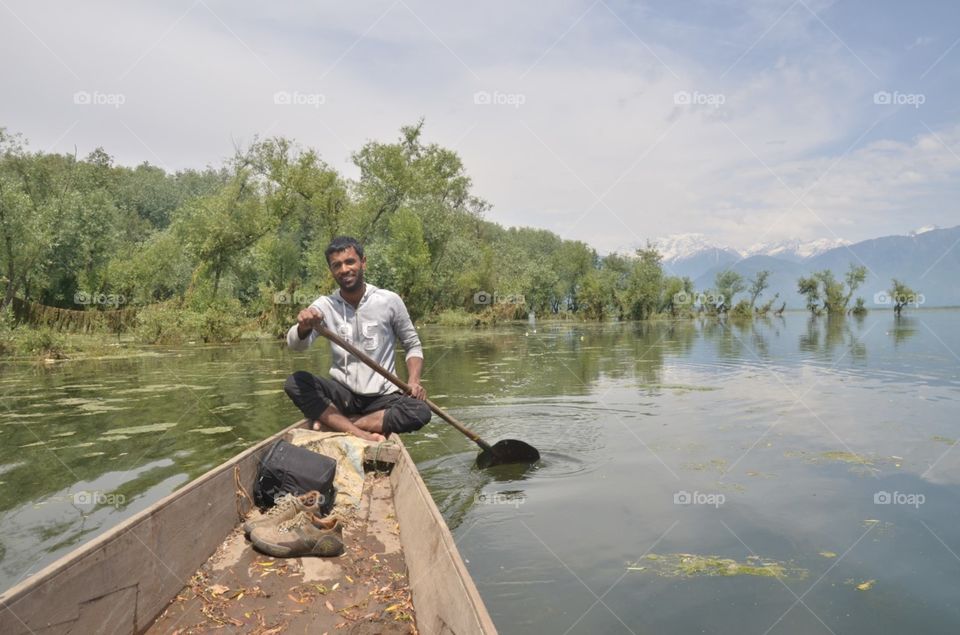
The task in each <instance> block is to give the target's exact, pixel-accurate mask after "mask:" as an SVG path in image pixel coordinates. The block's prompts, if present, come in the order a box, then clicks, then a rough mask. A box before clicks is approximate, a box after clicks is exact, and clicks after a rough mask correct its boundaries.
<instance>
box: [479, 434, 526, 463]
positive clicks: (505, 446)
mask: <svg viewBox="0 0 960 635" xmlns="http://www.w3.org/2000/svg"><path fill="white" fill-rule="evenodd" d="M539 460H540V453H539V452H538V451H537V448H535V447H533V446H532V445H530V444H529V443H524V442H523V441H517V440H516V439H504V440H503V441H497V442H496V443H494V444H493V446H492V447H491V448H490V449H489V450H485V451H483V452H481V453H480V454H478V455H477V467H479V468H480V469H484V468H487V467H491V466H493V465H504V464H506V463H536V462H537V461H539Z"/></svg>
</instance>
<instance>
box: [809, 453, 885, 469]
mask: <svg viewBox="0 0 960 635" xmlns="http://www.w3.org/2000/svg"><path fill="white" fill-rule="evenodd" d="M820 456H822V457H823V458H825V459H826V460H828V461H839V462H842V463H852V464H854V465H867V466H872V465H873V461H872V460H870V459H868V458H867V457H865V456H863V455H862V454H854V453H853V452H823V453H821V454H820Z"/></svg>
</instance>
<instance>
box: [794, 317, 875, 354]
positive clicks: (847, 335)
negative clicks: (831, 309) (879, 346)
mask: <svg viewBox="0 0 960 635" xmlns="http://www.w3.org/2000/svg"><path fill="white" fill-rule="evenodd" d="M863 323H864V321H863V317H862V316H860V317H859V318H847V317H846V316H829V317H826V318H818V317H809V318H808V319H807V328H806V331H805V332H804V333H803V334H802V335H800V344H799V348H800V350H801V351H803V352H806V353H812V354H813V355H815V356H817V357H820V358H824V359H833V358H834V357H835V355H836V353H837V352H838V351H840V352H841V354H843V355H850V357H852V358H853V359H863V358H864V357H865V356H866V354H867V347H866V345H865V344H864V343H863V341H862V340H861V337H862V334H863V330H864V329H863ZM854 324H855V325H856V326H854Z"/></svg>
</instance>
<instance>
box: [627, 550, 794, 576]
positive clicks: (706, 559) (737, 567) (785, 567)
mask: <svg viewBox="0 0 960 635" xmlns="http://www.w3.org/2000/svg"><path fill="white" fill-rule="evenodd" d="M627 570H628V571H645V570H649V571H651V572H652V573H656V574H657V575H659V576H663V577H667V578H692V577H698V576H706V577H732V576H738V575H750V576H757V577H762V578H781V579H793V580H802V579H804V578H806V577H807V574H808V571H807V570H806V569H801V568H799V567H794V566H792V565H789V564H785V563H782V562H776V561H774V560H769V559H766V558H760V557H759V556H749V557H748V558H747V561H746V562H738V561H736V560H734V559H732V558H721V557H719V556H705V555H699V554H693V553H668V554H655V553H651V554H647V555H645V556H643V557H642V558H641V559H640V560H638V561H637V562H635V563H634V564H632V565H630V566H628V567H627Z"/></svg>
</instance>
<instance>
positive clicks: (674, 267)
mask: <svg viewBox="0 0 960 635" xmlns="http://www.w3.org/2000/svg"><path fill="white" fill-rule="evenodd" d="M958 243H960V225H958V226H957V227H951V228H948V229H941V228H937V227H924V228H921V229H918V230H916V231H914V232H911V233H910V234H908V235H906V236H884V237H882V238H874V239H871V240H864V241H861V242H858V243H851V242H850V241H846V240H842V239H838V240H829V239H820V240H814V241H808V242H803V241H799V240H786V241H781V242H776V243H764V244H757V245H754V246H752V247H750V248H749V249H746V250H744V251H740V250H737V249H734V248H731V247H727V246H724V245H721V244H718V243H716V242H713V241H711V240H709V239H708V238H707V237H706V236H704V235H703V234H677V235H674V236H669V237H667V238H661V239H658V240H656V241H654V244H655V245H656V246H657V248H658V249H659V251H660V253H661V255H662V256H663V265H664V269H665V270H666V271H667V273H669V274H671V275H677V276H686V277H689V278H691V279H692V280H693V281H694V286H695V287H696V288H697V290H706V289H709V288H711V287H712V286H713V283H714V279H715V277H716V275H717V273H719V272H721V271H723V270H725V269H733V270H734V271H736V272H738V273H740V274H741V275H743V276H744V277H745V278H747V279H749V278H751V277H753V276H754V275H755V274H756V273H757V272H758V271H760V270H762V269H767V270H769V271H770V272H771V275H770V278H769V282H770V288H769V289H768V290H767V291H766V292H764V295H763V296H761V299H760V301H763V299H764V298H766V297H769V296H771V295H773V294H774V293H778V292H779V293H780V298H781V299H782V300H784V301H786V303H787V308H788V309H800V308H803V307H804V306H805V301H804V299H803V298H802V297H801V296H800V294H798V293H797V278H799V277H801V276H805V275H809V274H810V273H812V272H814V271H820V270H822V269H830V270H831V271H833V272H834V274H836V276H837V277H838V278H842V277H843V274H844V273H845V272H846V271H847V269H848V268H849V267H850V263H854V264H857V265H861V264H862V265H865V266H866V267H867V269H868V271H867V279H866V281H865V282H864V284H863V285H862V286H861V287H860V288H859V289H857V293H856V294H854V295H855V297H856V296H861V297H863V299H864V300H865V301H866V303H867V307H868V308H878V309H879V308H884V307H883V305H882V304H877V303H875V301H874V295H875V294H878V293H881V292H883V291H886V290H887V289H889V288H890V281H891V279H892V278H897V279H899V280H902V281H903V282H905V283H906V284H907V285H908V286H910V287H912V288H913V289H914V290H915V291H917V292H918V293H922V294H923V296H924V298H923V299H924V306H927V307H937V306H960V244H958ZM877 300H880V301H881V302H882V299H881V298H877Z"/></svg>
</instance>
